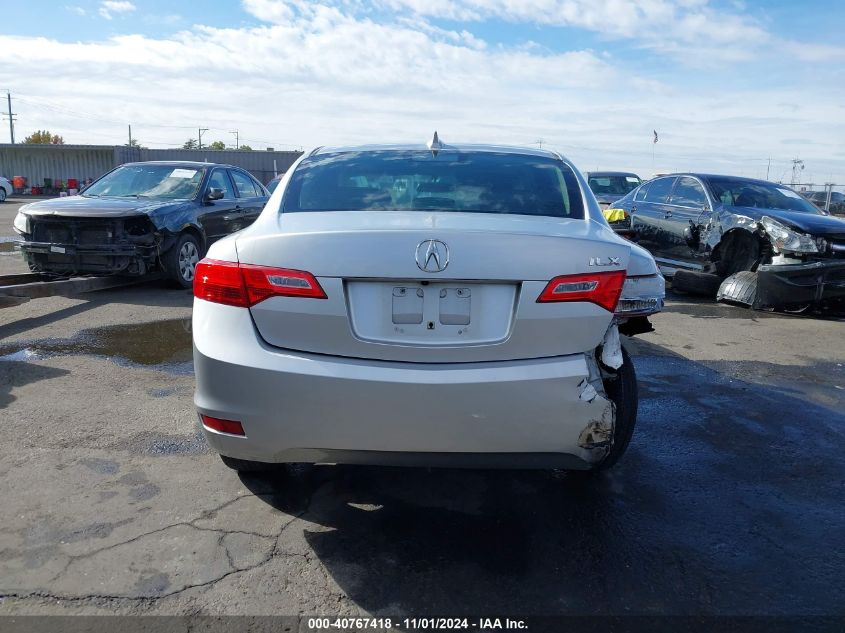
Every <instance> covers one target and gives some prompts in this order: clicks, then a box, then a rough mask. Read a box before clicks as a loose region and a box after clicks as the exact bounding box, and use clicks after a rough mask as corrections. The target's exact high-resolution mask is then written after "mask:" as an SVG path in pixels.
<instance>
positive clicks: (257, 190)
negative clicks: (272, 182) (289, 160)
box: [249, 176, 267, 197]
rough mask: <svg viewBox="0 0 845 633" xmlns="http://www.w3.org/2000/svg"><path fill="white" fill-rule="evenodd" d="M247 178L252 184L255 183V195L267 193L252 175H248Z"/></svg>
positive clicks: (263, 195) (262, 195)
mask: <svg viewBox="0 0 845 633" xmlns="http://www.w3.org/2000/svg"><path fill="white" fill-rule="evenodd" d="M249 179H250V180H251V181H252V184H253V185H255V195H256V196H261V197H265V196H266V195H267V190H266V189H265V188H264V185H262V184H261V183H260V182H258V181H257V180H256V179H255V178H253V177H252V176H250V177H249Z"/></svg>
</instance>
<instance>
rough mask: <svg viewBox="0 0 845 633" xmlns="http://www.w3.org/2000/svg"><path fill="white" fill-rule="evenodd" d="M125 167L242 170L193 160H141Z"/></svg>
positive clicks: (231, 166)
mask: <svg viewBox="0 0 845 633" xmlns="http://www.w3.org/2000/svg"><path fill="white" fill-rule="evenodd" d="M125 165H173V166H174V167H194V168H196V169H200V168H203V167H226V168H232V169H243V167H238V166H237V165H227V164H226V163H201V162H199V161H194V160H142V161H137V162H134V163H123V165H121V167H123V166H125Z"/></svg>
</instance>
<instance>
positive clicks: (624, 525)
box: [0, 202, 845, 616]
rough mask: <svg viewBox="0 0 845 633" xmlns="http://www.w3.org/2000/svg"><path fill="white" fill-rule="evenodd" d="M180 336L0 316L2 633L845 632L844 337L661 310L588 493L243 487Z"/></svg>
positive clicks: (84, 301)
mask: <svg viewBox="0 0 845 633" xmlns="http://www.w3.org/2000/svg"><path fill="white" fill-rule="evenodd" d="M15 210H16V205H15V203H13V202H10V203H6V204H2V205H0V236H2V235H7V236H11V234H12V233H11V220H12V217H13V216H14V212H15ZM3 239H4V238H2V237H0V246H1V245H2V243H3ZM6 239H8V238H6ZM23 270H25V266H23V262H22V261H21V259H20V256H19V254H17V253H15V252H14V250H8V249H7V250H5V251H2V250H0V274H8V273H12V272H20V271H23ZM190 312H191V296H190V294H189V293H187V292H184V291H176V290H167V289H164V288H162V287H161V286H160V285H159V284H156V283H150V284H143V285H139V286H136V287H131V288H125V289H120V290H111V291H102V292H99V293H92V294H89V295H84V296H81V297H79V298H73V299H70V298H61V297H55V298H49V299H40V300H35V301H31V302H29V303H27V304H23V305H20V306H17V307H13V308H7V309H3V310H0V428H2V429H3V431H4V441H3V442H2V444H0V507H2V509H3V511H2V514H0V614H6V615H10V614H16V615H22V614H70V613H72V614H106V613H108V614H113V613H119V614H177V615H184V614H197V613H203V614H212V615H216V614H251V615H259V614H266V615H270V614H282V615H295V614H303V613H305V614H312V613H326V614H333V615H334V614H360V613H369V614H381V615H394V616H395V615H399V614H432V613H437V614H444V615H445V614H460V613H472V614H486V613H505V614H535V615H536V614H543V615H551V614H596V613H597V614H614V615H615V614H652V615H654V614H673V615H712V614H716V615H730V614H746V615H759V614H766V615H819V614H838V615H845V608H843V605H845V550H843V549H842V548H841V547H840V546H839V545H838V543H839V541H840V540H841V536H836V535H842V534H845V503H843V502H845V457H843V450H842V449H843V444H845V442H843V439H845V413H843V411H845V409H844V408H843V404H845V368H843V364H845V337H843V336H842V334H843V323H842V322H840V321H836V320H819V319H810V318H799V317H788V316H778V315H770V314H761V313H755V312H750V311H746V310H743V309H739V308H732V307H727V306H722V305H716V304H713V303H711V302H707V301H698V300H690V299H687V298H683V297H680V296H673V297H670V301H669V304H668V306H667V309H666V311H665V312H664V313H663V314H660V315H658V316H657V317H655V318H654V319H653V323H654V326H655V328H656V331H655V332H653V333H650V334H646V335H643V336H640V337H637V338H636V339H634V340H629V341H626V345H627V347H628V349H629V350H630V351H631V353H632V354H633V356H634V361H635V364H636V367H637V371H638V374H639V379H640V413H639V422H638V427H637V431H636V433H635V435H634V439H633V441H632V444H631V448H630V449H629V452H628V454H627V455H626V457H625V458H624V459H623V461H622V462H621V463H620V464H619V465H618V467H617V468H615V469H614V470H613V471H612V472H611V473H609V474H607V475H606V476H600V477H597V478H595V479H593V480H587V481H585V480H583V479H582V478H576V477H572V476H567V475H566V474H565V473H558V472H520V471H493V472H490V471H455V470H412V469H411V470H403V469H387V468H363V467H344V466H337V467H330V466H323V467H311V468H301V469H298V470H294V471H292V472H289V473H286V474H280V475H273V476H269V477H248V476H240V477H239V476H238V475H237V474H235V473H234V472H232V471H230V470H228V469H227V468H225V467H224V466H223V464H222V463H221V462H220V460H219V459H218V457H217V456H216V455H214V454H212V453H210V452H209V451H208V449H207V447H206V445H205V443H204V441H203V439H202V437H201V436H200V435H198V433H197V429H196V423H195V417H194V413H193V408H192V402H191V398H192V390H193V377H192V367H191V361H190V358H191V348H190V325H189V324H190V321H189V319H190Z"/></svg>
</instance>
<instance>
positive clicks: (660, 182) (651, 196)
mask: <svg viewBox="0 0 845 633" xmlns="http://www.w3.org/2000/svg"><path fill="white" fill-rule="evenodd" d="M674 182H675V179H674V178H658V179H657V180H652V181H651V184H650V186H649V188H648V193H646V196H645V200H646V202H655V203H658V204H665V203H666V201H667V200H668V199H669V192H670V191H671V190H672V183H674Z"/></svg>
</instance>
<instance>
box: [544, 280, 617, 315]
mask: <svg viewBox="0 0 845 633" xmlns="http://www.w3.org/2000/svg"><path fill="white" fill-rule="evenodd" d="M624 284H625V271H624V270H614V271H609V272H601V273H584V274H580V275H562V276H560V277H555V278H554V279H552V280H551V281H550V282H549V283H548V284H547V285H546V287H545V289H544V290H543V292H542V293H540V296H539V297H537V303H557V302H562V301H587V302H589V303H595V304H596V305H598V306H601V307H602V308H604V309H605V310H607V311H608V312H613V311H614V310H615V309H616V304H617V302H618V301H619V296H620V295H621V294H622V286H623V285H624Z"/></svg>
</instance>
